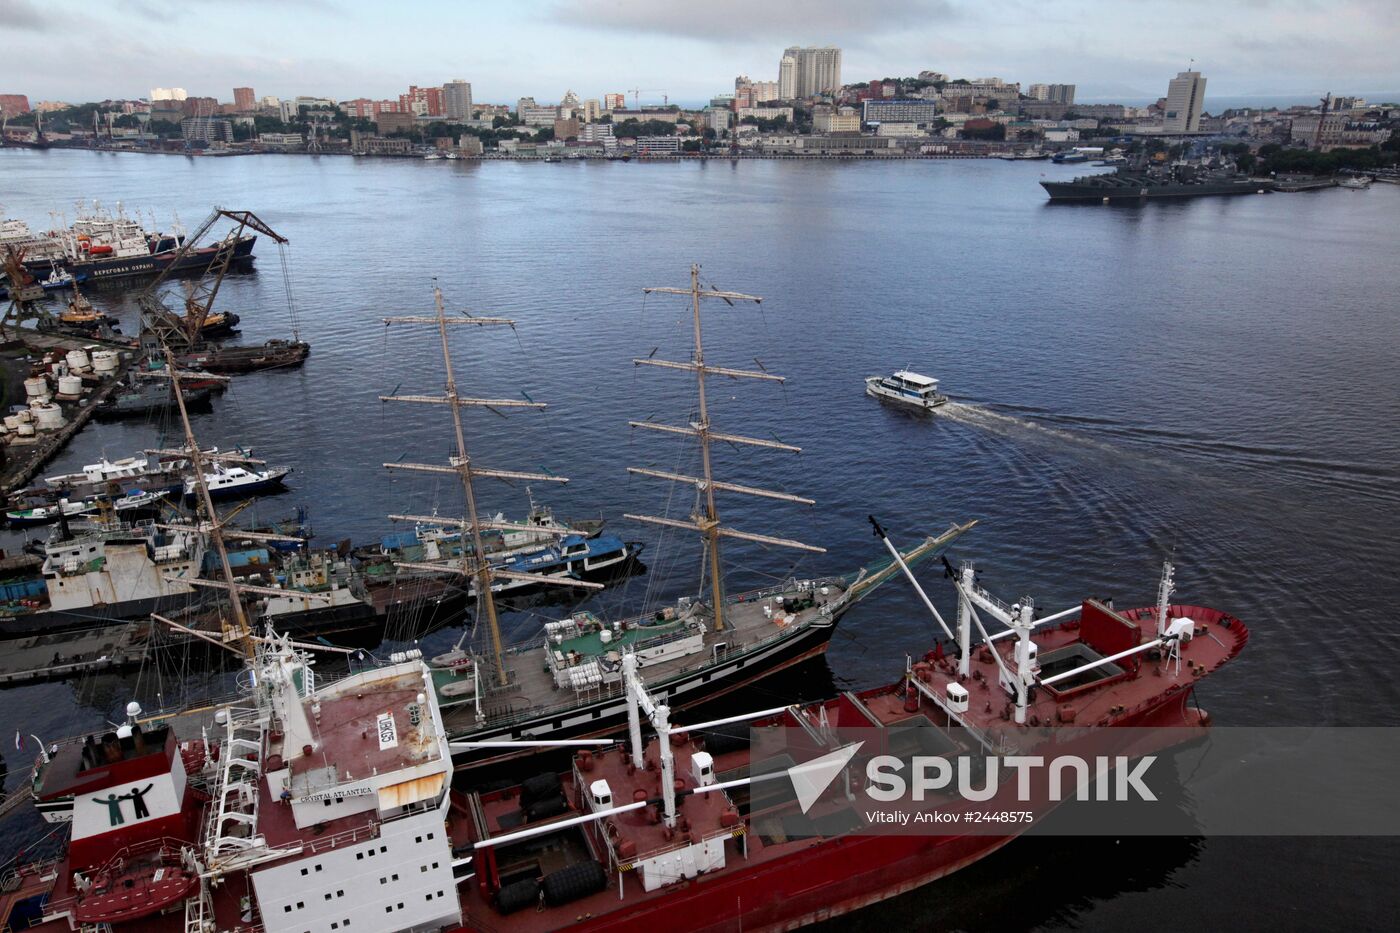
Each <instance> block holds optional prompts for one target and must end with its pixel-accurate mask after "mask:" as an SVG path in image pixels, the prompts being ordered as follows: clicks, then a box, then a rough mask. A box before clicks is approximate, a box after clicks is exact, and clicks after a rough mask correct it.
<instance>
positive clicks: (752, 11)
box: [0, 0, 1400, 109]
mask: <svg viewBox="0 0 1400 933" xmlns="http://www.w3.org/2000/svg"><path fill="white" fill-rule="evenodd" d="M790 45H835V46H838V47H840V48H841V49H842V78H843V80H844V81H845V82H847V83H852V82H856V81H865V80H869V79H871V78H880V77H886V76H903V75H914V74H917V73H918V72H919V71H922V70H925V69H929V70H934V71H941V72H945V73H948V74H950V75H952V76H953V77H967V78H979V77H990V76H996V77H1001V78H1003V79H1005V80H1008V81H1020V82H1021V83H1022V85H1023V87H1024V86H1025V85H1029V84H1032V83H1063V84H1075V85H1077V86H1078V96H1079V99H1081V100H1083V99H1087V98H1100V99H1102V98H1117V99H1125V100H1126V99H1134V98H1156V97H1159V96H1161V95H1163V94H1165V93H1166V85H1167V81H1168V80H1169V79H1170V78H1171V77H1173V76H1174V75H1175V74H1176V73H1177V72H1178V71H1181V70H1184V69H1186V68H1187V67H1188V66H1189V65H1190V62H1191V61H1192V60H1193V59H1194V62H1195V67H1196V68H1197V70H1200V71H1201V72H1203V73H1204V74H1205V75H1206V77H1207V79H1208V82H1209V83H1208V88H1207V101H1206V103H1207V109H1209V103H1210V97H1212V96H1243V95H1297V96H1298V97H1299V99H1300V100H1309V99H1311V98H1313V97H1315V96H1318V95H1320V94H1321V93H1323V92H1325V91H1332V92H1334V93H1348V94H1356V93H1366V92H1377V91H1397V90H1400V53H1397V52H1396V49H1397V48H1400V0H997V2H995V3H984V2H979V0H669V2H667V0H510V2H499V0H498V2H482V0H456V2H445V0H400V2H398V3H385V2H383V0H376V2H369V0H99V2H96V3H94V2H91V0H86V2H81V3H77V2H69V0H0V93H22V94H27V95H28V96H29V97H30V99H31V102H38V101H40V100H65V101H69V102H73V103H78V102H84V101H90V100H101V99H105V98H140V97H145V96H147V95H148V94H149V92H150V89H151V88H152V87H171V86H175V87H183V88H185V89H186V90H187V91H188V92H189V93H190V94H191V95H203V96H211V97H217V98H219V99H220V100H224V101H227V100H232V89H233V88H234V87H235V86H251V87H253V88H254V89H255V91H256V92H257V94H258V95H259V96H262V95H276V96H279V97H291V96H295V95H298V94H306V95H312V96H324V97H331V98H334V99H337V100H345V99H350V98H355V97H370V98H376V99H377V98H386V97H396V96H397V95H398V94H399V93H400V92H401V91H403V90H404V89H406V88H407V86H408V85H409V84H418V85H421V86H428V85H440V84H442V83H444V82H445V81H449V80H451V79H454V78H461V79H463V80H466V81H470V82H471V83H472V91H473V95H472V96H473V98H474V99H475V100H476V101H479V102H495V103H507V102H511V103H513V102H514V101H515V100H516V98H518V97H521V96H525V95H531V96H534V97H535V98H537V99H538V100H540V101H541V102H542V103H545V102H550V103H552V102H554V101H557V100H558V99H559V98H560V97H562V96H563V94H564V92H565V91H566V90H573V91H575V92H576V93H577V94H578V95H579V96H580V97H583V98H586V97H601V96H602V95H603V94H604V93H610V92H622V91H627V90H629V89H631V88H638V89H640V90H641V92H642V93H641V100H642V103H644V104H646V103H652V102H655V103H660V102H661V98H662V95H663V94H664V95H666V96H667V97H668V98H669V99H670V100H671V101H672V102H676V103H698V102H703V101H705V100H708V99H709V98H710V97H711V96H713V95H715V94H720V93H726V92H730V91H732V90H733V83H734V77H735V75H738V74H747V75H749V76H750V77H752V78H754V79H756V80H757V79H766V80H773V79H776V78H777V70H778V59H779V58H780V57H781V54H782V50H783V49H784V48H786V47H787V46H790ZM628 96H629V101H630V100H631V95H630V94H629V95H628Z"/></svg>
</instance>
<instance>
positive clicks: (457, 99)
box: [442, 78, 472, 120]
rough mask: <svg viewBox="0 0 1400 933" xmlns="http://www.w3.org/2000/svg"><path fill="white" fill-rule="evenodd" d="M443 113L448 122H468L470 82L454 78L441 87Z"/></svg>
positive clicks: (470, 115) (470, 96) (470, 95)
mask: <svg viewBox="0 0 1400 933" xmlns="http://www.w3.org/2000/svg"><path fill="white" fill-rule="evenodd" d="M442 105H443V112H444V113H445V114H446V115H447V118H448V119H449V120H470V119H471V118H472V86H471V83H470V82H467V81H463V80H462V79H461V78H456V79H454V80H452V81H448V82H447V83H446V84H444V85H443V86H442Z"/></svg>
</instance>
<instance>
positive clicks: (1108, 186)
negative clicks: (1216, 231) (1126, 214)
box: [1040, 175, 1273, 201]
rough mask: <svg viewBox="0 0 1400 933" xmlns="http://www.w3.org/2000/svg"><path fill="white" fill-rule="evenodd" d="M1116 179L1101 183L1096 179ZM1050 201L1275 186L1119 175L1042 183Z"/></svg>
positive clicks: (1270, 185)
mask: <svg viewBox="0 0 1400 933" xmlns="http://www.w3.org/2000/svg"><path fill="white" fill-rule="evenodd" d="M1099 178H1104V179H1113V181H1110V182H1101V181H1097V180H1096V179H1099ZM1040 185H1041V187H1042V188H1044V189H1045V191H1046V193H1047V194H1049V195H1050V200H1051V201H1141V200H1145V199H1150V198H1202V197H1217V196H1221V195H1232V194H1260V193H1262V192H1265V191H1271V190H1272V189H1273V183H1272V182H1268V181H1255V180H1253V179H1249V178H1242V179H1232V180H1229V181H1223V180H1222V181H1205V182H1193V183H1190V184H1179V183H1175V182H1173V183H1165V184H1164V183H1162V182H1159V181H1148V180H1128V179H1124V178H1123V177H1122V176H1117V175H1096V176H1091V178H1076V179H1075V180H1074V181H1042V182H1041V183H1040Z"/></svg>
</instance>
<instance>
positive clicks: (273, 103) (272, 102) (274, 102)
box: [258, 94, 282, 110]
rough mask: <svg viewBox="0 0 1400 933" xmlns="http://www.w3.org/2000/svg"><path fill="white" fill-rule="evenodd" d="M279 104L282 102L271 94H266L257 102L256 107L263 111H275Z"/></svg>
mask: <svg viewBox="0 0 1400 933" xmlns="http://www.w3.org/2000/svg"><path fill="white" fill-rule="evenodd" d="M281 103H282V101H281V100H280V99H279V98H277V97H275V96H274V95H272V94H268V95H267V96H265V97H263V99H262V100H260V101H258V106H259V107H261V108H263V109H264V110H276V109H277V107H278V105H279V104H281Z"/></svg>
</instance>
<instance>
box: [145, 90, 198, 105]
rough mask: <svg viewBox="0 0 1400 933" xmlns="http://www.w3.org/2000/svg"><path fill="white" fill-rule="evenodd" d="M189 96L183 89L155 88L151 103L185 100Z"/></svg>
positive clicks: (152, 92)
mask: <svg viewBox="0 0 1400 933" xmlns="http://www.w3.org/2000/svg"><path fill="white" fill-rule="evenodd" d="M188 96H189V95H188V94H186V93H185V89H184V88H182V87H153V88H151V97H150V99H151V101H152V102H154V101H158V100H184V99H185V98H186V97H188Z"/></svg>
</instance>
